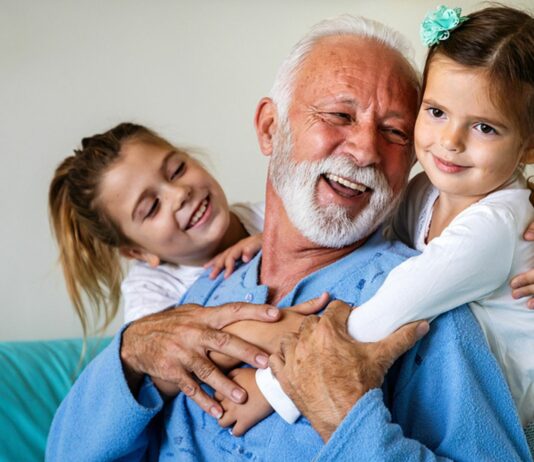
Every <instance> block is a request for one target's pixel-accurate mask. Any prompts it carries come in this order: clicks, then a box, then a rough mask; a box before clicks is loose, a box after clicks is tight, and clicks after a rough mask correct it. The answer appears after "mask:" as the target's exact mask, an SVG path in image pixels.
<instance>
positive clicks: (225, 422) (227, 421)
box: [217, 412, 236, 433]
mask: <svg viewBox="0 0 534 462" xmlns="http://www.w3.org/2000/svg"><path fill="white" fill-rule="evenodd" d="M235 421H236V418H235V417H234V415H233V414H232V413H231V412H225V413H224V414H223V416H222V417H221V418H220V419H219V420H218V421H217V423H218V424H219V425H220V426H221V427H223V428H226V427H230V426H231V425H233V424H234V423H235ZM232 433H233V432H232Z"/></svg>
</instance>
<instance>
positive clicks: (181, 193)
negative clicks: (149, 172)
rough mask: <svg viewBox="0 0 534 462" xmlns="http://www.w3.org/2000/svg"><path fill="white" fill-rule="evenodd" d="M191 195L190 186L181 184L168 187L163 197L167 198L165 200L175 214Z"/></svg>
mask: <svg viewBox="0 0 534 462" xmlns="http://www.w3.org/2000/svg"><path fill="white" fill-rule="evenodd" d="M191 193H192V188H191V186H188V185H183V184H173V185H168V187H167V188H166V190H165V195H166V196H167V199H168V201H169V203H170V204H171V206H172V210H173V211H174V212H177V211H178V210H180V209H182V208H183V206H184V205H185V204H186V203H187V201H188V200H189V199H190V198H191Z"/></svg>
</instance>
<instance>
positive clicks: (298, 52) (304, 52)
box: [270, 14, 420, 123]
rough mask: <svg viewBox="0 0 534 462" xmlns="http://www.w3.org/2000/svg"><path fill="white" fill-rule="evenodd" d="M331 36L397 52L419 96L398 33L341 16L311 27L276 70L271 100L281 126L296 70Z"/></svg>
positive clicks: (405, 43)
mask: <svg viewBox="0 0 534 462" xmlns="http://www.w3.org/2000/svg"><path fill="white" fill-rule="evenodd" d="M330 36H356V37H362V38H370V39H373V40H376V41H377V42H379V43H381V44H384V45H385V46H387V47H389V48H391V49H393V50H396V51H398V52H399V53H400V55H401V56H402V57H403V58H404V59H405V60H406V62H407V63H408V65H409V66H410V69H411V70H412V72H411V74H412V75H408V77H409V78H411V80H412V81H413V85H414V88H415V89H416V90H417V92H418V93H419V90H420V77H419V73H418V72H417V70H416V67H415V64H414V60H413V56H414V52H413V48H412V46H411V45H410V42H409V41H408V40H407V39H406V38H405V37H404V36H403V35H402V34H401V33H399V32H397V31H395V30H393V29H391V28H390V27H388V26H385V25H384V24H381V23H379V22H377V21H373V20H372V19H367V18H363V17H361V16H352V15H350V14H343V15H340V16H337V17H335V18H331V19H325V20H323V21H321V22H319V23H317V24H316V25H315V26H313V27H312V28H311V29H310V31H309V32H308V33H307V34H306V35H305V36H304V37H303V38H302V39H301V40H300V41H299V42H298V43H297V44H296V45H295V46H294V47H293V49H292V50H291V52H290V53H289V56H288V57H287V58H286V59H285V60H284V62H283V63H282V65H281V66H280V68H279V69H278V72H277V74H276V78H275V80H274V85H273V87H272V88H271V93H270V97H271V99H272V100H273V101H274V103H275V104H276V108H277V112H278V117H279V119H280V120H281V122H282V123H287V122H288V111H289V103H290V101H291V97H292V94H293V87H294V80H295V76H296V74H297V71H298V70H299V68H300V66H301V65H302V63H303V62H304V60H305V59H306V57H307V56H308V55H309V54H310V52H311V51H312V49H313V47H314V45H315V44H316V43H317V42H318V41H319V40H320V39H321V38H323V37H330Z"/></svg>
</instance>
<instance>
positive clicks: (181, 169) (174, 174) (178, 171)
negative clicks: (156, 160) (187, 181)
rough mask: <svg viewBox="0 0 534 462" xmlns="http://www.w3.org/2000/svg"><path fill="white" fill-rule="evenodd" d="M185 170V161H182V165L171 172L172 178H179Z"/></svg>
mask: <svg viewBox="0 0 534 462" xmlns="http://www.w3.org/2000/svg"><path fill="white" fill-rule="evenodd" d="M184 170H185V162H180V165H178V167H177V168H176V170H174V172H172V174H171V180H174V179H175V178H178V177H179V176H180V175H181V174H182V173H183V172H184Z"/></svg>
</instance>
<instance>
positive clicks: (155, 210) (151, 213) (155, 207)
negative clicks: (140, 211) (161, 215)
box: [143, 199, 159, 220]
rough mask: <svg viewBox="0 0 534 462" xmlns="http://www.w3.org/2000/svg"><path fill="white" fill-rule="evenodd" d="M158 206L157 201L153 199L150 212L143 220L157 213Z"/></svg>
mask: <svg viewBox="0 0 534 462" xmlns="http://www.w3.org/2000/svg"><path fill="white" fill-rule="evenodd" d="M158 206H159V199H155V200H154V202H152V205H151V207H150V210H149V211H148V212H147V213H146V215H145V216H144V217H143V220H146V219H147V218H152V217H153V216H154V215H155V214H156V212H157V211H158Z"/></svg>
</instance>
